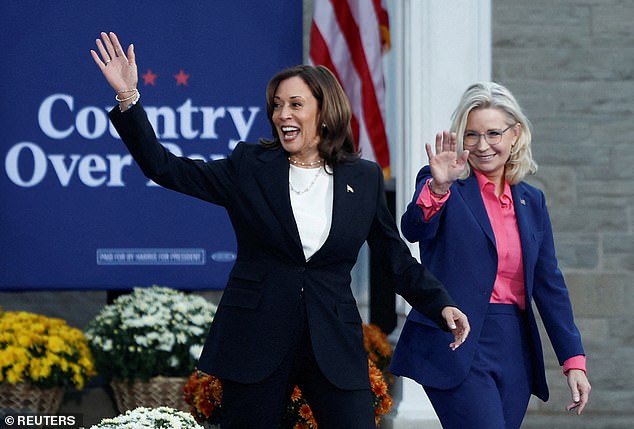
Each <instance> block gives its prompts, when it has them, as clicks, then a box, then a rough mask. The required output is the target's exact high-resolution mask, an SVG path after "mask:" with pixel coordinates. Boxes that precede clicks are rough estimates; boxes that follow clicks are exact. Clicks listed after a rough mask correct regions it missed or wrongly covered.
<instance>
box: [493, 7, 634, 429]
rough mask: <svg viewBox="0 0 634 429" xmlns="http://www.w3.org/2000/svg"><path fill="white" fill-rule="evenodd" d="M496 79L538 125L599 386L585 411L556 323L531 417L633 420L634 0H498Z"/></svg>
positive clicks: (540, 176) (539, 147) (548, 422)
mask: <svg viewBox="0 0 634 429" xmlns="http://www.w3.org/2000/svg"><path fill="white" fill-rule="evenodd" d="M492 6H493V7H492V10H493V20H492V21H493V51H492V52H493V79H494V80H496V81H498V82H500V83H502V84H504V85H505V86H507V87H508V88H509V89H510V90H511V91H513V93H514V94H515V96H516V97H517V99H518V101H519V102H520V104H521V105H522V106H523V107H524V109H525V113H526V114H527V116H528V117H529V118H530V120H531V121H532V123H533V126H534V139H533V141H534V156H535V158H536V159H537V162H538V164H539V167H540V168H539V171H538V173H537V175H536V176H534V177H533V178H532V179H531V180H530V181H531V182H533V183H534V184H536V185H537V186H539V187H540V188H541V189H543V190H544V192H545V193H546V197H547V199H548V203H549V208H550V214H551V217H552V222H553V229H554V232H555V240H556V247H557V253H558V257H559V261H560V266H561V269H562V271H563V272H564V275H565V277H566V279H567V283H568V287H569V289H570V295H571V300H572V302H573V306H574V310H575V316H576V321H577V324H578V326H579V328H580V330H581V333H582V336H583V340H584V345H585V347H586V352H587V354H588V370H589V376H590V381H591V383H592V386H593V391H592V395H591V404H590V406H589V408H588V409H587V413H586V415H585V416H584V417H582V418H577V417H572V416H567V415H565V412H564V411H562V410H563V409H564V407H565V405H567V404H568V403H569V402H568V401H569V397H570V395H569V391H568V388H567V386H566V383H565V380H564V378H563V377H562V375H561V372H560V368H559V365H558V363H557V360H556V358H555V355H554V353H553V352H552V348H551V346H550V343H549V342H548V339H547V337H546V334H545V333H544V348H545V353H546V358H547V367H548V379H549V384H550V387H551V399H550V401H549V402H548V403H542V402H541V401H539V400H533V401H532V402H531V406H530V410H529V414H528V416H527V418H526V420H525V424H524V425H523V426H522V427H525V428H572V427H575V428H581V427H583V428H593V429H598V428H632V427H634V407H633V406H632V404H633V403H634V377H632V376H633V375H634V333H633V332H634V322H633V321H632V310H633V309H634V235H633V229H634V228H633V225H632V221H633V219H632V216H633V214H634V212H633V210H634V166H633V164H634V121H633V119H634V115H633V114H634V43H633V36H634V24H633V22H634V1H632V0H576V1H575V0H559V1H556V2H553V1H550V0H548V1H546V0H533V1H530V2H526V1H521V0H504V1H502V0H494V1H493V4H492Z"/></svg>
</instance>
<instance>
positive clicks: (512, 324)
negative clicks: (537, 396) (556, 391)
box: [423, 304, 532, 429]
mask: <svg viewBox="0 0 634 429" xmlns="http://www.w3.org/2000/svg"><path fill="white" fill-rule="evenodd" d="M530 356H531V353H530V350H529V342H528V338H527V328H526V318H525V315H524V312H522V311H520V310H519V308H518V307H517V306H516V305H511V304H489V308H488V313H487V316H486V318H485V321H484V325H483V327H482V333H481V335H480V340H479V342H478V349H477V350H476V354H475V357H474V359H473V364H472V366H471V370H470V372H469V374H468V375H467V378H466V379H465V380H464V381H463V382H462V383H461V384H460V385H459V386H457V387H455V388H453V389H447V390H443V389H435V388H431V387H428V386H423V387H424V388H425V392H426V393H427V396H428V397H429V400H430V401H431V403H432V405H433V406H434V410H435V411H436V414H437V415H438V417H439V418H440V422H441V423H442V426H443V428H445V429H464V428H469V429H516V428H519V427H520V425H521V424H522V420H523V419H524V415H525V414H526V408H527V407H528V401H529V399H530V395H531V385H532V375H531V374H532V370H531V360H530Z"/></svg>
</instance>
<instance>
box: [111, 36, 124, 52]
mask: <svg viewBox="0 0 634 429" xmlns="http://www.w3.org/2000/svg"><path fill="white" fill-rule="evenodd" d="M110 41H111V42H112V48H113V49H114V53H115V55H116V56H117V57H122V56H123V48H122V47H121V43H119V38H118V37H117V35H116V34H114V33H113V32H112V31H111V32H110Z"/></svg>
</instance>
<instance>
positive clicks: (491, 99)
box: [451, 82, 537, 185]
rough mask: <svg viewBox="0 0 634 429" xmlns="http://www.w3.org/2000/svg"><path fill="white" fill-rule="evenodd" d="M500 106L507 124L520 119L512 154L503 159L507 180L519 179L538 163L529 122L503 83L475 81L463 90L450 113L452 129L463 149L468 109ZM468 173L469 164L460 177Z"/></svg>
mask: <svg viewBox="0 0 634 429" xmlns="http://www.w3.org/2000/svg"><path fill="white" fill-rule="evenodd" d="M487 108H495V109H500V110H501V111H502V112H504V113H505V114H506V116H507V121H506V123H507V125H514V124H516V123H519V124H520V125H521V127H520V131H519V136H518V138H517V141H516V142H515V145H514V146H513V147H512V148H511V154H510V156H509V159H508V160H507V161H506V166H505V169H504V177H505V178H506V181H507V182H509V184H511V185H514V184H517V183H519V182H521V181H522V180H523V179H524V177H526V175H527V174H535V173H536V172H537V163H536V162H535V160H534V159H533V154H532V151H531V123H530V121H529V120H528V118H527V117H526V116H525V115H524V113H523V112H522V109H521V108H520V106H519V104H518V103H517V101H516V100H515V97H513V94H511V91H509V90H508V89H507V88H506V87H504V86H502V85H500V84H498V83H495V82H478V83H475V84H473V85H471V86H469V88H467V90H466V91H465V92H464V94H463V95H462V98H461V99H460V102H459V103H458V107H457V108H456V110H455V111H454V113H453V115H452V123H451V131H453V132H455V133H456V135H457V140H458V151H459V153H460V152H462V150H463V148H464V147H463V136H464V131H465V128H466V126H467V118H468V116H469V113H471V111H472V110H475V109H487ZM470 174H471V166H470V165H469V164H467V166H466V168H465V171H464V172H463V174H462V175H461V176H460V179H466V178H467V177H469V175H470Z"/></svg>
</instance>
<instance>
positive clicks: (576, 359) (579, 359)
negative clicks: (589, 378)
mask: <svg viewBox="0 0 634 429" xmlns="http://www.w3.org/2000/svg"><path fill="white" fill-rule="evenodd" d="M571 369H580V370H581V371H583V372H585V373H586V374H587V371H586V357H585V355H577V356H573V357H571V358H568V359H566V361H565V362H564V375H568V371H570V370H571Z"/></svg>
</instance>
